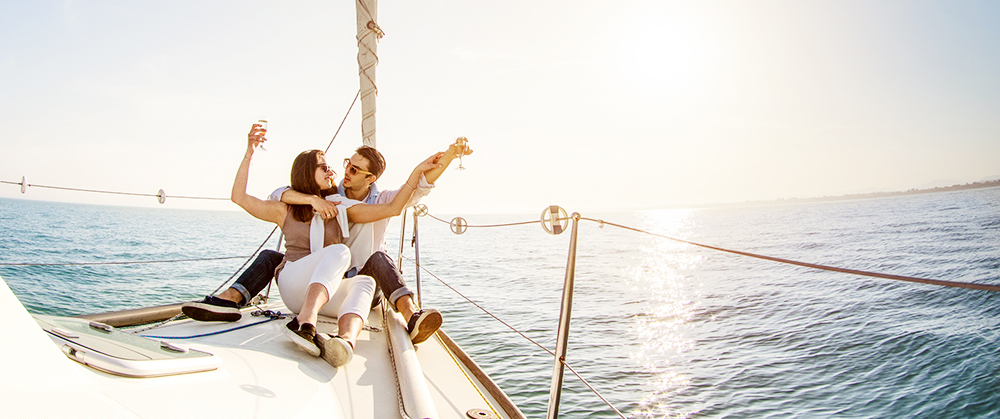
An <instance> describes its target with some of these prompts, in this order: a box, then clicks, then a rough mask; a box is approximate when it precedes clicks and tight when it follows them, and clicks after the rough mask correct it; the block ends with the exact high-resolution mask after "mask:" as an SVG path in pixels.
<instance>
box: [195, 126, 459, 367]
mask: <svg viewBox="0 0 1000 419" xmlns="http://www.w3.org/2000/svg"><path fill="white" fill-rule="evenodd" d="M264 141H266V139H265V138H264V130H263V129H261V126H260V125H257V124H255V125H253V127H252V128H251V130H250V133H249V134H248V135H247V149H246V154H245V156H244V158H243V162H242V163H241V164H240V168H239V171H238V172H237V174H236V180H235V182H234V183H233V191H232V197H231V198H232V201H233V202H235V203H236V204H238V205H239V206H240V207H242V208H243V209H244V210H246V211H247V212H248V213H250V215H253V216H254V217H257V218H259V219H261V220H264V221H270V222H273V223H275V224H277V225H278V227H280V228H281V230H282V232H283V233H284V235H285V249H286V254H285V255H282V254H281V253H278V252H275V251H271V250H265V251H263V252H261V253H260V255H258V256H257V259H256V260H254V262H253V264H251V265H250V267H249V268H248V269H247V270H246V271H244V272H243V274H242V275H240V277H239V278H238V279H237V280H236V282H235V283H234V284H233V285H232V286H231V287H230V288H228V289H226V290H225V291H223V292H222V293H220V294H219V295H217V296H208V297H205V299H204V300H202V301H200V302H191V303H185V304H184V305H183V307H182V311H183V312H184V314H186V315H187V316H188V317H191V318H192V319H194V320H199V321H236V320H239V319H240V318H241V314H240V311H239V308H240V307H241V306H244V305H246V304H248V303H249V301H250V299H251V298H253V297H254V296H256V295H257V294H258V293H259V292H260V291H262V290H263V289H264V287H266V286H267V284H268V283H270V281H271V278H272V277H273V278H275V279H276V281H277V284H278V289H279V291H280V293H281V296H282V300H283V301H284V303H285V305H286V306H287V307H288V309H289V310H292V311H294V312H296V313H298V315H297V316H296V317H295V318H294V319H292V321H291V322H289V323H288V325H287V327H286V329H283V330H284V331H285V332H286V334H287V335H288V336H289V338H291V340H292V341H293V342H295V344H296V345H298V346H299V347H300V348H302V349H303V350H305V351H306V352H308V353H309V354H311V355H313V356H322V357H323V359H325V360H326V361H327V362H329V363H330V364H331V365H333V366H334V367H341V366H343V365H346V364H347V363H348V362H349V361H350V360H351V358H352V357H353V355H354V343H355V341H356V339H357V337H358V335H359V334H360V333H361V329H362V327H363V326H364V321H365V319H367V317H368V312H369V311H370V310H371V309H372V308H373V307H375V306H376V305H377V304H378V302H379V301H380V300H381V298H380V296H381V294H385V296H386V298H387V299H388V301H389V303H390V305H391V306H392V307H393V308H395V309H396V310H397V311H398V312H400V313H401V314H402V315H403V318H404V319H407V320H408V322H407V330H408V332H409V334H410V340H411V341H412V342H413V343H414V344H418V343H421V342H423V341H425V340H427V339H428V338H430V337H431V336H432V335H433V334H434V332H436V331H437V329H438V328H439V327H440V326H441V322H442V318H441V313H440V312H438V311H437V310H434V309H419V308H418V307H417V306H416V303H415V302H414V301H413V292H412V291H410V290H409V289H408V288H407V287H406V284H405V282H404V281H403V277H402V275H400V273H399V271H398V270H397V269H396V266H395V264H394V263H393V261H392V259H390V258H389V256H387V255H386V254H385V231H386V228H387V227H388V223H389V218H390V217H392V216H395V215H399V214H400V213H401V212H402V211H403V209H404V208H407V207H410V206H412V205H415V204H416V203H417V201H419V200H420V198H421V197H423V196H425V195H427V194H428V193H429V192H430V189H431V188H433V187H434V182H435V181H436V180H437V179H438V177H440V176H441V174H442V173H443V172H444V170H445V169H446V168H447V167H448V165H449V164H450V163H451V161H452V160H453V159H454V158H455V157H457V156H459V155H464V154H471V153H472V150H471V149H467V148H466V147H465V146H464V144H461V143H459V142H456V143H455V144H452V145H450V146H449V147H448V150H447V151H445V152H443V153H436V154H434V155H432V156H431V157H429V158H427V159H426V160H424V161H423V162H421V163H420V164H419V165H417V167H416V168H414V169H413V172H412V173H411V174H410V176H409V178H408V179H407V180H406V183H405V184H404V185H403V186H402V187H400V189H398V190H394V191H379V190H378V187H377V186H376V185H375V181H376V180H377V179H378V177H379V176H380V175H381V174H382V172H383V170H384V169H385V160H384V158H383V157H382V154H381V153H379V152H378V151H377V150H375V149H374V148H371V147H367V146H362V147H360V148H358V149H357V152H356V153H355V154H354V155H353V156H351V158H349V159H344V168H345V173H344V179H343V180H342V181H341V182H340V184H339V185H337V184H336V183H334V178H335V176H336V173H335V172H334V171H333V169H332V168H331V167H330V166H329V165H327V161H326V156H325V155H324V154H323V152H321V151H319V150H309V151H304V152H302V153H301V154H299V155H298V157H296V158H295V161H294V162H293V163H292V171H291V188H287V187H286V188H279V189H278V190H276V191H274V193H272V194H271V196H270V199H269V200H267V201H264V200H260V199H257V198H255V197H253V196H250V195H248V194H247V193H246V185H247V179H248V177H249V172H250V160H251V158H252V157H253V152H254V150H255V149H256V147H257V146H258V145H260V144H261V143H263V142H264ZM320 314H323V315H325V316H328V317H336V318H337V319H338V320H337V325H338V329H337V335H336V336H332V337H331V336H328V335H326V334H325V333H317V332H316V322H317V320H318V316H319V315H320Z"/></svg>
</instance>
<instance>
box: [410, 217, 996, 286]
mask: <svg viewBox="0 0 1000 419" xmlns="http://www.w3.org/2000/svg"><path fill="white" fill-rule="evenodd" d="M427 215H428V216H430V217H431V218H433V219H435V220H438V221H440V222H442V223H445V224H451V223H450V222H448V221H445V220H442V219H440V218H438V217H435V216H433V215H431V214H430V213H428V214H427ZM568 219H569V218H558V219H554V220H552V221H553V222H555V221H562V220H568ZM580 219H581V220H586V221H592V222H595V223H599V224H600V225H601V226H602V227H603V226H605V225H609V226H612V227H618V228H621V229H625V230H630V231H634V232H637V233H643V234H648V235H651V236H656V237H661V238H664V239H667V240H673V241H676V242H679V243H684V244H689V245H692V246H698V247H703V248H706V249H712V250H717V251H720V252H727V253H733V254H737V255H741V256H747V257H752V258H757V259H764V260H769V261H772V262H778V263H785V264H789V265H797V266H803V267H806V268H812V269H819V270H823V271H831V272H840V273H846V274H851V275H860V276H867V277H872V278H882V279H891V280H895V281H907V282H916V283H920V284H928V285H938V286H942V287H952V288H966V289H974V290H981V291H990V292H1000V285H989V284H975V283H971V282H957V281H945V280H941V279H928V278H918V277H913V276H905V275H893V274H883V273H878V272H869V271H861V270H857V269H847V268H838V267H835V266H826V265H819V264H816V263H808V262H799V261H796V260H791V259H782V258H778V257H773V256H766V255H759V254H756V253H750V252H743V251H739V250H732V249H726V248H722V247H717V246H709V245H707V244H701V243H695V242H692V241H687V240H682V239H678V238H674V237H670V236H665V235H663V234H658V233H653V232H649V231H645V230H641V229H638V228H634V227H628V226H624V225H621V224H615V223H612V222H609V221H604V220H598V219H594V218H587V217H580ZM537 222H538V221H524V222H519V223H509V224H494V225H467V226H466V227H469V228H477V227H480V228H485V227H506V226H511V225H521V224H531V223H537Z"/></svg>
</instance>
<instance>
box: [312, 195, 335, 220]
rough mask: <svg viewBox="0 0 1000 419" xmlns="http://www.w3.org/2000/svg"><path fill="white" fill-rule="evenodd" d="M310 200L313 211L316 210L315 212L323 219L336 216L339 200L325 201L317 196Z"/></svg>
mask: <svg viewBox="0 0 1000 419" xmlns="http://www.w3.org/2000/svg"><path fill="white" fill-rule="evenodd" d="M310 201H311V203H310V204H311V205H312V207H313V211H316V213H317V214H319V216H320V217H321V218H323V219H324V220H329V219H331V218H336V217H337V205H340V201H327V200H325V199H323V198H320V197H318V196H317V197H316V198H315V199H311V200H310Z"/></svg>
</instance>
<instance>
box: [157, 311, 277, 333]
mask: <svg viewBox="0 0 1000 419" xmlns="http://www.w3.org/2000/svg"><path fill="white" fill-rule="evenodd" d="M283 318H284V316H282V315H281V312H278V315H276V316H271V318H269V319H267V320H262V321H259V322H257V323H250V324H245V325H243V326H237V327H234V328H231V329H226V330H220V331H217V332H212V333H204V334H200V335H194V336H151V335H139V336H142V337H144V338H150V339H194V338H203V337H205V336H212V335H220V334H223V333H226V332H232V331H234V330H240V329H243V328H246V327H250V326H256V325H258V324H262V323H267V322H269V321H271V320H277V319H283Z"/></svg>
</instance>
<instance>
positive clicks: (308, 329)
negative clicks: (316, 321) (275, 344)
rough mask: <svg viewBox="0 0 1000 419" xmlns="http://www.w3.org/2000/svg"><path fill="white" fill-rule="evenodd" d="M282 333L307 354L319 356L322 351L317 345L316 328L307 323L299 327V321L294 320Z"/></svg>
mask: <svg viewBox="0 0 1000 419" xmlns="http://www.w3.org/2000/svg"><path fill="white" fill-rule="evenodd" d="M281 331H282V332H283V333H284V334H285V336H288V338H289V339H291V340H292V342H294V343H295V346H298V347H299V349H302V350H303V351H305V352H306V353H308V354H309V355H312V356H319V354H320V350H319V346H317V345H316V342H315V340H316V326H315V325H312V324H309V323H305V324H302V325H299V319H297V318H293V319H292V321H290V322H288V324H287V325H285V328H283V329H281Z"/></svg>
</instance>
